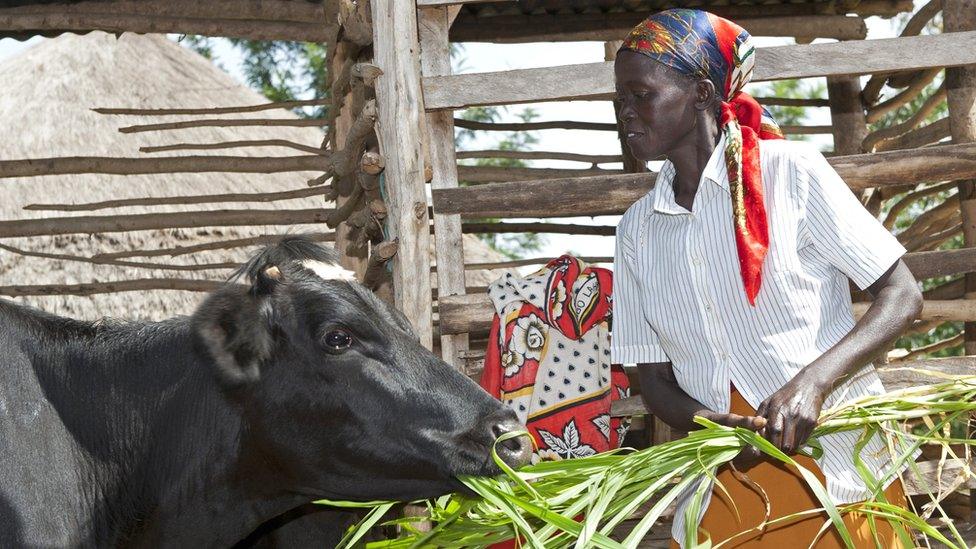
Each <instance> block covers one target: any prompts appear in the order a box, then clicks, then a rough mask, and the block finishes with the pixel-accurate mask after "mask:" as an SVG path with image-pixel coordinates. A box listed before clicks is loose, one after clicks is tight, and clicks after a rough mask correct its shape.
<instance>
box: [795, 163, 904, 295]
mask: <svg viewBox="0 0 976 549" xmlns="http://www.w3.org/2000/svg"><path fill="white" fill-rule="evenodd" d="M797 170H798V172H799V173H798V175H799V176H800V178H801V180H805V181H806V184H807V189H806V191H807V192H806V216H805V223H803V225H802V226H803V230H804V231H805V234H804V236H805V238H806V240H808V241H809V242H811V243H812V245H813V246H814V248H815V249H817V250H818V251H819V252H820V253H822V254H823V256H824V257H825V258H826V259H827V261H829V262H830V264H831V265H833V266H834V267H836V268H837V269H838V270H840V271H841V272H843V273H844V274H845V275H847V277H848V278H850V279H851V280H853V281H854V283H855V284H857V287H858V288H860V289H862V290H863V289H865V288H867V287H868V286H870V285H871V284H873V283H874V282H876V281H877V280H878V279H879V278H881V275H883V274H884V273H885V272H887V271H888V269H889V268H891V266H892V265H894V264H895V262H896V261H898V259H899V258H901V256H902V255H904V254H905V248H904V246H902V245H901V243H900V242H898V239H896V238H895V237H894V236H893V235H892V234H891V232H889V231H888V229H886V228H885V226H884V225H882V224H881V222H880V221H878V220H877V219H876V218H875V217H874V216H873V215H871V213H870V212H868V211H867V209H865V208H864V206H863V205H862V204H861V202H860V201H859V200H858V199H857V197H855V196H854V193H853V192H852V191H851V189H850V187H848V186H847V184H846V183H844V180H843V179H841V178H840V175H838V174H837V172H836V171H835V170H834V168H833V166H831V165H830V163H828V162H827V159H826V158H824V156H823V155H822V154H821V153H820V152H819V151H817V150H815V149H813V148H812V147H811V148H809V149H808V150H806V151H805V153H804V154H803V155H801V157H800V159H799V160H798V165H797Z"/></svg>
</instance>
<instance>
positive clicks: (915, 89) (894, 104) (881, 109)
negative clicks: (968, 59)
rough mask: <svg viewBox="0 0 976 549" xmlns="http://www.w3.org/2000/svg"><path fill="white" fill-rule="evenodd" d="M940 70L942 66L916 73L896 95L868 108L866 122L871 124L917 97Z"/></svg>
mask: <svg viewBox="0 0 976 549" xmlns="http://www.w3.org/2000/svg"><path fill="white" fill-rule="evenodd" d="M940 72H942V67H936V68H933V69H927V70H925V71H923V72H922V73H920V74H919V75H918V77H917V78H916V79H915V81H914V82H912V83H911V85H909V86H908V87H907V88H905V89H904V90H902V91H901V92H899V93H898V94H897V95H895V96H894V97H892V98H890V99H886V100H884V101H883V102H881V103H878V104H877V105H875V106H873V107H871V108H869V109H868V114H867V120H868V123H869V124H873V123H875V122H877V121H878V120H881V119H882V118H883V117H884V115H886V114H888V113H889V112H892V111H894V110H897V109H898V108H900V107H902V106H904V105H906V104H907V103H909V102H910V101H911V100H912V99H915V98H916V97H918V96H919V94H921V93H922V92H923V91H925V87H926V86H928V85H929V84H930V83H932V81H933V80H935V77H936V76H938V75H939V73H940Z"/></svg>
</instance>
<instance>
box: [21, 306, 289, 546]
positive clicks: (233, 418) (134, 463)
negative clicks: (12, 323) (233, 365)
mask: <svg viewBox="0 0 976 549" xmlns="http://www.w3.org/2000/svg"><path fill="white" fill-rule="evenodd" d="M79 326H83V325H81V324H79V325H76V326H69V328H70V330H67V332H66V331H61V332H60V333H59V335H60V336H61V338H60V339H58V340H57V341H54V340H52V339H48V338H42V339H41V340H39V341H38V343H39V345H38V347H37V349H36V350H35V353H36V356H35V358H36V360H35V371H36V372H37V374H38V378H39V380H40V381H41V382H42V384H43V385H45V387H46V389H47V390H46V394H47V396H48V398H49V399H50V401H51V403H52V405H53V406H54V407H55V408H56V409H57V410H58V415H59V416H60V418H61V420H62V422H63V423H64V424H65V427H66V428H67V430H68V431H70V432H71V433H72V435H73V438H74V440H75V441H76V444H77V446H78V450H79V452H78V453H79V455H80V456H81V457H80V458H79V464H78V466H79V467H81V468H84V469H86V470H87V471H88V473H89V475H90V477H91V478H92V479H93V480H94V481H95V485H96V487H95V489H94V490H91V493H90V494H88V496H87V499H88V500H89V501H90V503H91V506H92V516H91V522H90V524H91V526H92V532H91V535H92V537H93V538H94V540H93V541H96V545H97V544H99V543H97V541H98V540H102V541H105V542H109V543H112V542H120V541H125V542H127V543H128V544H133V545H143V544H144V545H152V546H159V545H173V546H228V545H233V543H234V542H236V541H238V540H239V539H240V538H242V537H243V536H245V535H247V534H248V533H250V532H251V531H252V530H253V529H254V528H256V527H257V526H258V525H260V524H261V523H262V522H264V521H266V520H268V519H270V518H273V517H274V516H277V515H278V514H281V513H283V512H285V511H287V510H289V509H291V508H294V507H296V506H298V505H300V504H302V503H305V501H307V499H308V498H307V497H306V498H304V499H303V498H302V497H300V496H296V495H294V494H291V495H286V494H285V493H284V491H283V490H282V489H281V488H280V484H281V483H280V482H276V479H275V478H273V476H274V468H273V467H261V465H262V464H260V463H258V464H256V463H255V461H256V460H258V461H259V460H260V459H261V458H260V456H254V455H241V452H242V450H241V449H242V447H245V446H247V445H246V444H242V440H243V439H244V437H246V434H245V432H246V429H245V428H244V424H243V419H242V416H241V414H240V413H239V406H238V405H237V404H235V403H234V402H233V401H232V400H229V399H228V398H227V397H226V396H225V394H224V392H223V391H222V390H221V389H220V387H219V386H218V384H217V382H216V381H215V379H214V377H213V368H212V367H211V365H210V364H209V363H208V361H209V360H210V359H209V357H208V356H207V355H206V353H205V352H203V350H202V349H201V348H200V347H199V346H198V345H197V344H196V343H195V338H194V337H193V336H192V333H191V331H190V329H189V326H188V322H186V321H169V322H165V323H159V324H147V325H126V326H118V327H99V328H97V329H89V330H85V329H79V328H78V327H79ZM68 332H71V333H68ZM65 336H68V337H65ZM45 339H46V340H47V341H44V340H45ZM264 465H267V464H264ZM248 471H250V472H248ZM258 475H264V478H259V476H258ZM126 525H127V526H126ZM120 528H121V529H122V530H127V532H123V535H124V536H131V537H130V538H129V539H128V540H119V539H113V538H115V537H116V536H117V535H118V533H119V529H120ZM191 532H192V533H196V534H199V533H201V532H203V533H205V535H206V539H205V540H199V539H197V540H191V539H185V537H186V536H187V534H188V533H191Z"/></svg>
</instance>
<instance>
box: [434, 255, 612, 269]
mask: <svg viewBox="0 0 976 549" xmlns="http://www.w3.org/2000/svg"><path fill="white" fill-rule="evenodd" d="M553 259H554V258H552V257H534V258H531V259H515V260H512V261H496V262H491V263H467V264H465V265H464V270H465V271H481V270H485V271H487V270H492V269H511V268H513V267H525V266H527V265H545V264H546V263H549V262H550V261H552V260H553ZM577 259H579V260H580V261H585V262H587V263H591V264H592V263H613V257H612V256H610V257H578V258H577ZM432 270H435V271H436V270H437V269H436V266H435V267H433V268H432Z"/></svg>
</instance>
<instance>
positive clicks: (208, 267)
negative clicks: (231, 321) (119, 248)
mask: <svg viewBox="0 0 976 549" xmlns="http://www.w3.org/2000/svg"><path fill="white" fill-rule="evenodd" d="M0 250H7V251H8V252H10V253H13V254H17V255H22V256H25V257H40V258H43V259H57V260H60V261H74V262H77V263H90V264H94V265H113V266H117V267H135V268H137V269H156V270H162V271H212V270H221V269H236V268H238V267H240V266H241V264H240V263H206V264H201V265H173V264H171V263H145V262H142V261H122V260H118V259H101V258H98V259H96V258H94V257H82V256H77V255H70V254H55V253H47V252H35V251H30V250H23V249H21V248H15V247H13V246H7V245H6V244H0Z"/></svg>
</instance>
